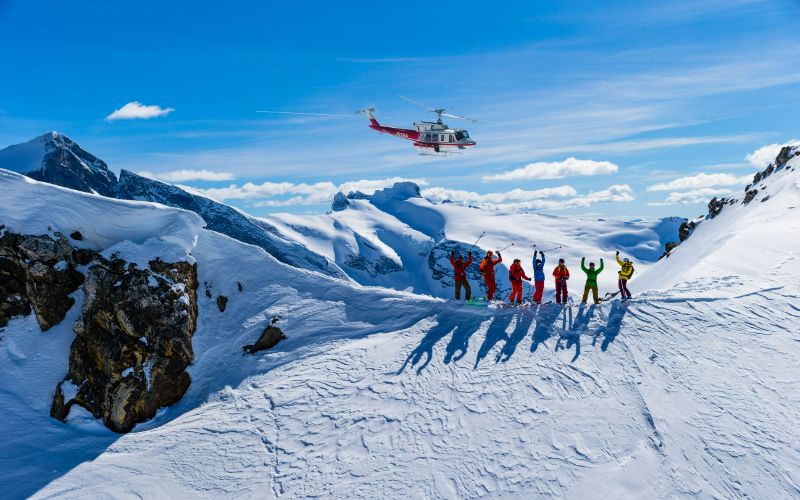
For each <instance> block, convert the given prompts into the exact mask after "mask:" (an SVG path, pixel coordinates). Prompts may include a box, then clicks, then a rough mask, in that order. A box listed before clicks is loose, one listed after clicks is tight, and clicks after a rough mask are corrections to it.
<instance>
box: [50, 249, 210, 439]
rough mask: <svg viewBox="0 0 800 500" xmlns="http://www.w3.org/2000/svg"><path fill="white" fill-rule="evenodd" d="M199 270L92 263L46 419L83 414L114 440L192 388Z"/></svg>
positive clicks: (158, 263) (157, 263) (155, 263)
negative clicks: (75, 408) (78, 409)
mask: <svg viewBox="0 0 800 500" xmlns="http://www.w3.org/2000/svg"><path fill="white" fill-rule="evenodd" d="M196 290H197V269H196V266H195V265H190V264H188V263H185V262H177V263H172V264H169V263H165V262H162V261H160V260H154V261H151V262H150V263H149V268H148V269H138V268H137V267H136V266H134V265H132V264H128V263H126V262H125V261H123V260H120V259H116V260H112V261H108V260H106V259H104V258H102V257H100V256H97V257H95V260H94V261H93V262H92V265H91V267H90V268H89V269H88V272H87V276H86V281H85V283H84V292H85V299H84V303H83V309H82V312H81V318H80V320H79V321H78V322H77V323H76V325H75V327H74V329H75V332H76V334H77V335H76V337H75V340H74V341H73V343H72V347H71V348H70V355H69V371H68V372H67V375H66V376H65V377H64V379H63V380H62V382H60V383H59V384H58V386H57V387H56V391H55V396H54V398H53V404H52V407H51V412H50V413H51V415H52V416H53V417H55V418H58V419H60V420H65V419H66V418H67V416H68V415H69V411H70V408H71V407H72V405H74V404H77V405H80V406H82V407H84V408H86V409H87V410H88V411H89V412H90V413H91V414H92V415H94V416H95V417H96V418H100V419H102V420H103V422H104V423H105V425H106V426H107V427H108V428H109V429H111V430H113V431H116V432H128V431H130V430H131V429H132V428H133V426H134V425H135V424H136V423H138V422H142V421H145V420H147V419H150V418H152V417H153V416H154V415H155V413H156V411H157V410H158V409H159V408H161V407H163V406H169V405H171V404H173V403H175V402H176V401H178V400H179V399H180V398H181V397H182V396H183V394H184V393H185V392H186V390H187V389H188V387H189V384H190V381H191V379H190V377H189V374H188V373H187V372H186V367H187V366H188V365H189V363H191V361H192V359H193V357H194V353H193V351H192V342H191V341H192V335H193V334H194V331H195V327H196V318H197V297H196Z"/></svg>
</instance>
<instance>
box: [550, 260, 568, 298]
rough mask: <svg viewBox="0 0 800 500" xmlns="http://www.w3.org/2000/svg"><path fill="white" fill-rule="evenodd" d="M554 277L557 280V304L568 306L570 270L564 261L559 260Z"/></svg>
mask: <svg viewBox="0 0 800 500" xmlns="http://www.w3.org/2000/svg"><path fill="white" fill-rule="evenodd" d="M553 277H554V278H555V279H556V304H566V303H567V280H568V279H569V269H567V266H566V264H565V263H564V259H558V266H556V268H555V269H554V270H553Z"/></svg>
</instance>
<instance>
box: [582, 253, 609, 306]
mask: <svg viewBox="0 0 800 500" xmlns="http://www.w3.org/2000/svg"><path fill="white" fill-rule="evenodd" d="M604 268H605V264H603V259H600V267H599V268H597V269H595V267H594V262H589V267H588V268H587V267H586V257H584V258H582V259H581V269H582V270H583V272H584V273H586V286H585V287H584V288H583V300H581V304H585V303H586V299H588V298H589V291H590V290H591V292H592V298H593V299H594V303H595V304H599V303H600V299H599V298H598V296H597V275H599V274H600V273H602V272H603V269H604Z"/></svg>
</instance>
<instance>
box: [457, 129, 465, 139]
mask: <svg viewBox="0 0 800 500" xmlns="http://www.w3.org/2000/svg"><path fill="white" fill-rule="evenodd" d="M463 138H464V132H461V131H460V130H459V131H458V132H456V140H457V141H460V140H462V139H463Z"/></svg>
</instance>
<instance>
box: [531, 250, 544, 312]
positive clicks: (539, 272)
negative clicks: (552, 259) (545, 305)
mask: <svg viewBox="0 0 800 500" xmlns="http://www.w3.org/2000/svg"><path fill="white" fill-rule="evenodd" d="M537 253H539V254H541V256H542V258H541V259H537V258H536V254H537ZM533 286H534V292H533V302H534V303H536V304H541V303H542V294H543V293H544V252H539V251H538V250H534V251H533Z"/></svg>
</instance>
